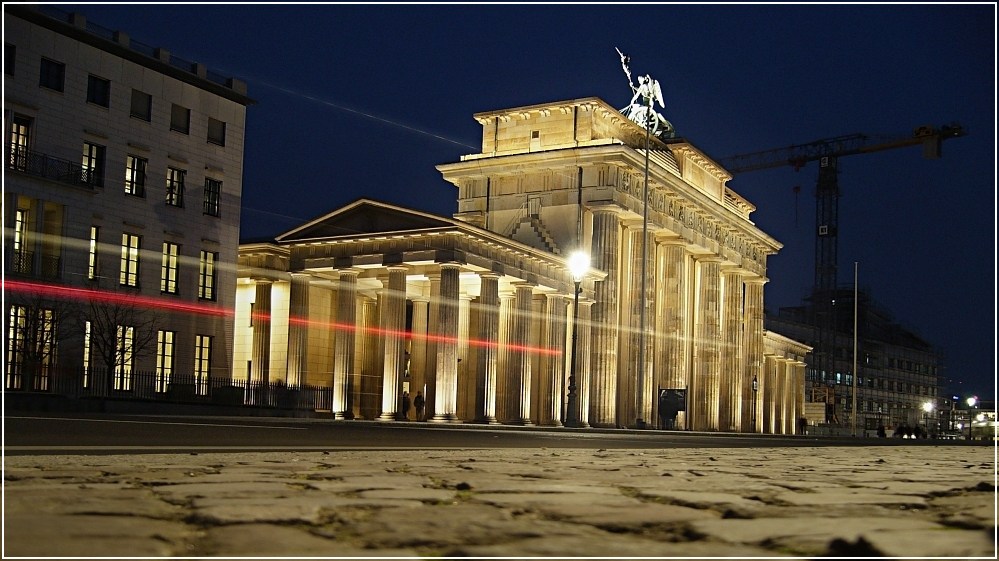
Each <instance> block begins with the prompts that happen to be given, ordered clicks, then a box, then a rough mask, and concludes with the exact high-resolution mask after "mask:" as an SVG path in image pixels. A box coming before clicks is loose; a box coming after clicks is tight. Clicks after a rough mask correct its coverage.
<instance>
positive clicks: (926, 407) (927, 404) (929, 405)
mask: <svg viewBox="0 0 999 561" xmlns="http://www.w3.org/2000/svg"><path fill="white" fill-rule="evenodd" d="M930 411H933V402H932V401H924V402H923V428H924V430H925V431H926V436H927V437H929V436H930V421H929V418H930Z"/></svg>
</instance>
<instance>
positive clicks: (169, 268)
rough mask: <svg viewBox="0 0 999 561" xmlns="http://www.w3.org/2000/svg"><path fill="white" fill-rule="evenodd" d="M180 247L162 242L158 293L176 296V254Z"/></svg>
mask: <svg viewBox="0 0 999 561" xmlns="http://www.w3.org/2000/svg"><path fill="white" fill-rule="evenodd" d="M178 253H180V246H178V245H177V244H175V243H170V242H163V264H162V267H161V268H160V292H164V293H166V294H177V254H178Z"/></svg>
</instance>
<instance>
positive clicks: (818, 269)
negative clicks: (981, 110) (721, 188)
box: [719, 124, 967, 417]
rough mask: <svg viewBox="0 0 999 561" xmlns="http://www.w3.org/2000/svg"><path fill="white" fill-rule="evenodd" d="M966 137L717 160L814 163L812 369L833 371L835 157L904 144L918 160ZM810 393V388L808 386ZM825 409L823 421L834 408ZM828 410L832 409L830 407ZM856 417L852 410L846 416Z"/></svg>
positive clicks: (734, 169) (816, 147) (747, 166)
mask: <svg viewBox="0 0 999 561" xmlns="http://www.w3.org/2000/svg"><path fill="white" fill-rule="evenodd" d="M966 134H967V133H966V132H965V130H964V129H963V128H962V127H961V125H958V124H951V125H944V126H942V127H939V128H936V127H933V126H921V127H917V128H916V129H915V130H913V132H912V133H911V134H908V135H899V136H893V137H886V136H872V135H866V134H850V135H845V136H838V137H835V138H825V139H821V140H816V141H814V142H809V143H807V144H797V145H793V146H788V147H786V148H775V149H771V150H763V151H760V152H753V153H749V154H740V155H738V156H730V157H728V158H722V159H721V160H720V161H719V163H721V164H722V166H723V167H724V168H725V169H727V170H728V171H729V172H730V173H732V174H733V175H735V174H738V173H746V172H751V171H756V170H761V169H769V168H776V167H781V166H791V167H793V168H794V169H795V170H796V171H797V170H799V169H801V168H802V167H804V166H805V164H807V163H808V162H812V161H818V162H819V178H818V182H817V183H816V188H815V201H816V207H815V282H814V285H813V288H812V295H811V300H812V311H813V313H814V314H815V316H814V324H813V325H814V326H815V328H816V334H815V339H816V341H815V344H814V345H813V351H812V355H813V357H814V362H813V364H814V365H815V368H816V369H817V370H819V371H821V372H823V373H829V374H830V375H831V374H832V373H833V372H835V371H836V369H835V364H836V357H835V354H836V352H835V349H836V336H835V332H836V330H837V326H838V324H839V321H838V317H837V309H836V295H837V293H836V289H837V285H836V269H837V266H836V262H837V250H838V235H839V181H838V178H837V176H838V173H839V172H838V166H837V164H838V159H839V158H842V157H844V156H852V155H854V154H869V153H871V152H880V151H882V150H893V149H895V148H905V147H907V146H915V145H922V147H923V157H924V158H930V159H936V158H939V157H940V155H941V144H942V143H943V141H944V140H947V139H949V138H956V137H959V136H964V135H966ZM813 389H814V385H813ZM826 401H827V406H826V414H827V417H828V416H830V415H833V414H834V411H835V409H834V408H835V405H834V404H829V403H828V399H827V400H826ZM830 406H832V407H833V409H830ZM852 414H856V412H852Z"/></svg>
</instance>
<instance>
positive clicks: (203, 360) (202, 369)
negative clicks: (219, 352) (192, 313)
mask: <svg viewBox="0 0 999 561" xmlns="http://www.w3.org/2000/svg"><path fill="white" fill-rule="evenodd" d="M211 372H212V338H211V337H210V336H208V335H195V336H194V383H195V388H196V391H197V393H198V395H207V394H208V384H209V377H210V375H211Z"/></svg>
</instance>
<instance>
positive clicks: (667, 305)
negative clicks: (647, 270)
mask: <svg viewBox="0 0 999 561" xmlns="http://www.w3.org/2000/svg"><path fill="white" fill-rule="evenodd" d="M658 256H659V259H658V262H659V263H658V264H657V268H656V270H657V272H658V274H657V276H658V278H659V290H658V295H659V298H658V299H657V300H656V309H657V312H656V331H657V332H658V337H657V339H656V344H657V348H656V364H657V365H658V367H657V370H658V376H657V380H658V382H657V384H656V385H657V388H660V387H661V388H665V389H689V388H688V382H689V379H690V370H689V364H690V357H689V356H688V349H689V345H688V341H689V340H690V336H689V333H688V321H687V319H688V317H689V310H690V302H689V301H688V298H687V291H688V286H687V285H688V282H687V277H688V266H687V264H688V262H689V256H688V254H687V250H686V242H685V241H684V240H682V239H679V238H676V239H669V240H663V241H662V242H660V244H659V251H658ZM687 397H688V400H689V398H690V397H692V396H691V395H690V394H689V392H688V396H687ZM677 421H678V422H679V417H678V419H677ZM678 428H679V426H678Z"/></svg>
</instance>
